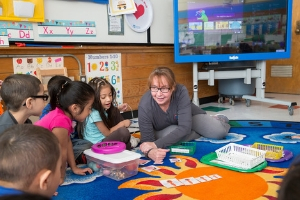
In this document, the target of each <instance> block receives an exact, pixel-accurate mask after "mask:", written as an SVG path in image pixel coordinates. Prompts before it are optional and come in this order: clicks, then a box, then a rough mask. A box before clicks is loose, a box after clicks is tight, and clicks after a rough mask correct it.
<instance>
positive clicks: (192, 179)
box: [179, 177, 200, 185]
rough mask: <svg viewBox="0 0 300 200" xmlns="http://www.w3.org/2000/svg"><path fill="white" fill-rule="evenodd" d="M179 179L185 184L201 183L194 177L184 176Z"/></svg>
mask: <svg viewBox="0 0 300 200" xmlns="http://www.w3.org/2000/svg"><path fill="white" fill-rule="evenodd" d="M179 181H180V182H181V183H183V184H184V185H194V184H197V183H200V181H198V180H197V179H195V178H194V177H189V178H182V179H179Z"/></svg>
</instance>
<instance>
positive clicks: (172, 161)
mask: <svg viewBox="0 0 300 200" xmlns="http://www.w3.org/2000/svg"><path fill="white" fill-rule="evenodd" d="M170 162H171V163H175V162H181V159H180V158H170Z"/></svg>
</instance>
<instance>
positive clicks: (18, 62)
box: [13, 57, 64, 76]
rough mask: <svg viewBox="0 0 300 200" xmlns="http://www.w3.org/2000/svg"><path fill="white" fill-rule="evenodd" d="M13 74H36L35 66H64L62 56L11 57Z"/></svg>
mask: <svg viewBox="0 0 300 200" xmlns="http://www.w3.org/2000/svg"><path fill="white" fill-rule="evenodd" d="M13 67H14V73H15V74H30V75H33V76H36V68H37V67H39V68H41V69H42V68H55V67H64V57H26V58H24V57H21V58H20V57H16V58H13Z"/></svg>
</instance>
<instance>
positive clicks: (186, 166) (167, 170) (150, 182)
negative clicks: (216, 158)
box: [119, 155, 287, 200]
mask: <svg viewBox="0 0 300 200" xmlns="http://www.w3.org/2000/svg"><path fill="white" fill-rule="evenodd" d="M176 157H177V158H180V159H181V160H182V162H176V163H174V164H175V165H176V166H177V167H178V168H172V167H168V166H158V167H159V168H160V169H159V170H157V171H153V172H146V171H144V170H142V169H140V168H139V171H140V173H146V174H148V175H149V176H150V177H146V178H138V179H133V180H129V181H127V182H125V183H123V184H121V185H120V186H119V189H125V188H132V189H139V190H145V193H144V194H142V195H140V196H137V197H136V198H135V200H157V199H163V200H171V199H176V200H177V199H178V200H191V199H205V200H215V199H222V200H234V199H243V200H247V199H249V200H253V199H259V200H262V199H264V200H266V199H267V200H272V199H276V197H277V190H278V189H279V184H280V183H281V181H282V179H281V178H280V176H284V175H285V173H286V172H287V169H286V168H274V167H267V168H265V169H264V170H262V171H260V172H255V173H242V172H236V171H231V170H227V169H223V168H218V167H213V166H209V165H205V164H203V163H200V162H199V161H198V160H197V159H195V158H192V157H188V156H182V155H177V156H176ZM212 174H218V175H220V176H221V177H222V178H220V179H217V180H213V181H208V182H204V183H199V184H195V185H189V186H187V185H184V186H179V187H176V188H166V187H164V186H163V185H162V184H161V183H160V182H159V181H160V180H166V179H172V178H176V179H182V178H188V177H199V176H203V175H212ZM147 191H149V192H147Z"/></svg>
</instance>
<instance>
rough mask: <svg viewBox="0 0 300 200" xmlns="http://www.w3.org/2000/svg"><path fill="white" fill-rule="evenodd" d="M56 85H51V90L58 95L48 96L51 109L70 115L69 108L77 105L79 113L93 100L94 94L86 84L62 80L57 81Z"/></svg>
mask: <svg viewBox="0 0 300 200" xmlns="http://www.w3.org/2000/svg"><path fill="white" fill-rule="evenodd" d="M56 83H57V84H54V85H53V90H54V91H58V93H53V94H52V95H51V96H50V106H51V108H56V107H58V108H60V109H62V110H63V111H66V112H69V113H70V111H69V106H70V105H72V104H77V105H78V106H79V107H80V109H81V110H80V113H81V112H82V111H83V109H84V107H85V106H86V105H87V104H88V101H89V100H91V99H94V95H95V92H94V90H93V88H92V87H91V86H89V85H88V84H87V83H84V82H82V81H64V80H58V81H56ZM80 113H78V114H80ZM70 114H71V113H70Z"/></svg>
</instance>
